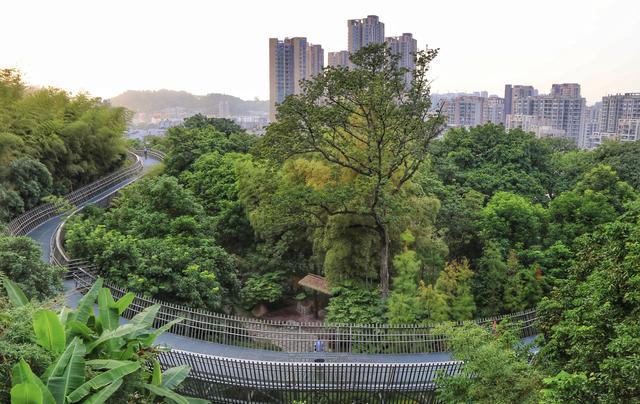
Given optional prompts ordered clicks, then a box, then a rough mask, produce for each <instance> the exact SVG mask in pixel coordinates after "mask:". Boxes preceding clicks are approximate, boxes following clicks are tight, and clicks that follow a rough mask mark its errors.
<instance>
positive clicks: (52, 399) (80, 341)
mask: <svg viewBox="0 0 640 404" xmlns="http://www.w3.org/2000/svg"><path fill="white" fill-rule="evenodd" d="M3 283H4V285H5V289H7V294H9V295H10V296H13V297H12V298H11V301H12V302H13V304H15V305H23V304H28V301H26V298H24V299H23V298H22V296H23V295H24V294H22V295H21V293H22V292H21V291H20V288H19V287H18V286H17V285H15V284H14V283H11V282H10V281H9V282H7V281H6V280H5V279H3ZM9 291H10V292H9ZM133 299H134V295H133V294H126V295H125V296H123V297H122V298H120V299H119V300H117V301H116V300H114V299H113V296H112V295H111V292H110V290H109V289H107V288H103V287H102V279H98V281H97V282H96V283H95V284H94V285H93V286H92V287H91V289H89V291H88V292H87V293H86V294H85V295H84V296H83V297H82V299H81V300H80V302H79V303H78V307H77V308H76V309H75V310H71V309H68V308H63V309H62V310H61V311H60V312H59V313H55V312H53V311H51V310H46V309H43V310H39V311H37V312H36V313H35V314H34V316H33V330H34V334H35V339H36V343H37V344H38V345H40V346H42V347H43V348H45V349H46V350H48V351H50V352H52V353H54V354H56V355H57V356H56V358H55V359H54V361H53V363H52V364H51V365H50V366H49V367H48V368H47V370H46V371H45V372H44V374H42V375H41V376H40V377H38V376H36V375H34V374H33V372H32V371H31V369H30V367H29V365H28V364H27V363H26V362H25V361H24V360H21V361H20V362H19V363H17V364H15V365H14V366H13V369H12V384H13V388H12V389H11V403H12V404H67V403H78V402H83V403H93V404H95V403H104V402H106V401H107V400H108V399H109V398H110V397H111V396H113V394H115V393H117V392H118V391H119V390H120V388H121V387H122V385H123V384H124V383H125V382H126V377H127V376H128V375H131V374H134V373H136V372H141V373H142V380H145V381H147V382H148V383H147V382H145V383H143V384H142V385H141V388H143V389H144V390H145V391H146V393H143V394H146V395H147V396H148V398H150V399H151V400H158V399H161V400H162V401H166V402H174V403H179V404H189V403H206V402H208V401H206V400H199V399H194V398H190V397H184V396H182V395H180V394H178V393H176V392H175V391H174V389H175V388H176V387H178V385H179V384H180V383H182V381H183V380H184V379H185V378H186V377H187V375H188V374H189V371H190V370H191V369H190V367H189V366H186V365H185V366H178V367H175V368H171V369H167V370H165V372H164V373H162V372H161V371H160V364H159V363H158V361H157V360H156V359H155V357H156V356H157V353H158V352H159V351H158V349H157V348H156V347H154V346H153V343H154V341H155V339H156V338H157V337H158V335H160V334H161V333H162V332H164V331H166V330H168V329H169V328H171V326H173V325H174V324H176V323H177V322H179V321H180V319H177V320H174V321H171V322H169V323H167V324H165V325H163V326H161V327H159V328H158V329H155V330H154V329H151V327H152V326H153V322H154V319H155V318H156V315H157V313H158V311H159V309H160V306H159V305H154V306H151V307H148V308H146V309H145V310H143V311H142V312H141V313H139V314H137V315H136V316H134V317H133V318H132V319H131V320H130V321H129V322H127V323H125V324H120V315H121V314H122V313H123V312H124V311H125V310H126V309H127V307H128V306H129V305H130V304H131V303H132V302H133ZM96 302H97V306H98V310H97V313H96V312H94V307H95V305H96ZM148 363H153V368H152V370H151V369H149V366H148V365H147V364H148ZM88 375H89V376H90V377H87V376H88Z"/></svg>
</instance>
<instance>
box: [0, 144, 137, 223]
mask: <svg viewBox="0 0 640 404" xmlns="http://www.w3.org/2000/svg"><path fill="white" fill-rule="evenodd" d="M128 158H129V160H131V161H132V164H131V165H130V166H128V167H126V168H123V169H121V170H118V171H116V172H115V173H113V174H109V175H107V176H106V177H103V178H101V179H99V180H97V181H95V182H92V183H91V184H88V185H85V186H84V187H82V188H78V189H77V190H75V191H73V192H71V193H70V194H67V195H66V196H65V200H66V203H69V204H71V205H76V204H78V203H82V202H85V201H87V200H89V199H91V198H93V197H95V196H96V195H99V194H101V193H103V192H105V191H107V190H108V189H109V188H111V187H113V186H114V185H116V184H118V183H120V182H122V181H123V180H125V179H127V178H131V177H134V176H136V175H138V174H139V173H140V172H141V171H142V167H143V163H142V160H141V158H140V157H139V156H138V155H136V154H134V153H132V152H128ZM66 203H65V202H59V203H55V204H54V203H45V204H42V205H39V206H37V207H35V208H33V209H31V210H30V211H28V212H25V213H23V214H22V215H20V216H18V217H16V218H15V219H13V220H12V221H10V222H9V224H8V225H7V228H6V231H7V233H8V234H9V235H12V236H24V235H26V234H27V233H29V232H30V231H31V230H33V229H35V228H36V227H38V226H40V225H41V224H42V223H44V222H46V221H47V220H49V219H51V218H53V217H56V216H58V215H60V214H62V213H64V211H65V210H68V207H67V206H66Z"/></svg>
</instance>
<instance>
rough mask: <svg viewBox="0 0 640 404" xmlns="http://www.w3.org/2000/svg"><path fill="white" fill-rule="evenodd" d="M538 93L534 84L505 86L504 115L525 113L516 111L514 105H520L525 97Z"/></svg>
mask: <svg viewBox="0 0 640 404" xmlns="http://www.w3.org/2000/svg"><path fill="white" fill-rule="evenodd" d="M534 95H538V91H537V90H536V89H535V88H533V86H522V85H515V86H513V85H511V84H507V85H505V86H504V116H507V115H508V114H519V115H521V114H523V112H522V111H516V110H515V108H514V106H515V105H518V104H519V103H520V101H521V100H522V99H524V98H527V97H531V96H534Z"/></svg>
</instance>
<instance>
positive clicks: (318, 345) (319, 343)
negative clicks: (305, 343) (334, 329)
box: [315, 338, 324, 352]
mask: <svg viewBox="0 0 640 404" xmlns="http://www.w3.org/2000/svg"><path fill="white" fill-rule="evenodd" d="M315 351H316V352H323V351H324V343H323V342H322V340H321V339H320V338H318V339H317V340H316V343H315Z"/></svg>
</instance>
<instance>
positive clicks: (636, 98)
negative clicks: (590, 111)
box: [598, 93, 640, 133]
mask: <svg viewBox="0 0 640 404" xmlns="http://www.w3.org/2000/svg"><path fill="white" fill-rule="evenodd" d="M638 118H640V93H625V94H615V95H607V96H606V97H602V110H601V112H600V123H599V124H598V131H599V132H606V133H616V132H617V131H618V121H619V120H620V119H638Z"/></svg>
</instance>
